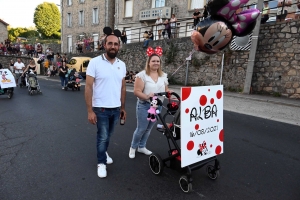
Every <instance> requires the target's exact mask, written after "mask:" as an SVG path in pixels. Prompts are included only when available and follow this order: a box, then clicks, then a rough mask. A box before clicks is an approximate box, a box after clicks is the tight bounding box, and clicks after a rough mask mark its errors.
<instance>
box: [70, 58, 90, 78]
mask: <svg viewBox="0 0 300 200" xmlns="http://www.w3.org/2000/svg"><path fill="white" fill-rule="evenodd" d="M91 59H92V58H90V57H72V58H71V59H70V61H69V62H68V63H67V64H66V65H67V67H68V68H69V69H76V71H77V72H79V74H80V75H81V76H82V77H83V78H85V77H86V68H87V66H88V65H89V62H90V60H91Z"/></svg>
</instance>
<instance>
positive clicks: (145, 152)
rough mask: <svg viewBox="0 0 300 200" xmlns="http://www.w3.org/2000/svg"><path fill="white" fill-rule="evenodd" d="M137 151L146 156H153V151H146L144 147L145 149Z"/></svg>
mask: <svg viewBox="0 0 300 200" xmlns="http://www.w3.org/2000/svg"><path fill="white" fill-rule="evenodd" d="M137 151H138V152H140V153H143V154H146V155H147V156H149V155H151V154H152V151H149V150H148V149H146V147H144V148H138V150H137Z"/></svg>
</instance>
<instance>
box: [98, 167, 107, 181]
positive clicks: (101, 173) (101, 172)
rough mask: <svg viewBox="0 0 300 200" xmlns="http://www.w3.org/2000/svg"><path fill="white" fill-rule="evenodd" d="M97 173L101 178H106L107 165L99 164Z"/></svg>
mask: <svg viewBox="0 0 300 200" xmlns="http://www.w3.org/2000/svg"><path fill="white" fill-rule="evenodd" d="M97 166H98V169H97V174H98V176H99V177H100V178H105V177H106V176H107V172H106V165H104V164H98V165H97Z"/></svg>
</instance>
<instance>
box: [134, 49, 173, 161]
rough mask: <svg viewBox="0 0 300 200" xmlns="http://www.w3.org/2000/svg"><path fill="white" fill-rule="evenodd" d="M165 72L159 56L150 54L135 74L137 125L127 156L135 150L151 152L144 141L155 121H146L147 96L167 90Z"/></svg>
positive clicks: (145, 152)
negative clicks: (143, 66)
mask: <svg viewBox="0 0 300 200" xmlns="http://www.w3.org/2000/svg"><path fill="white" fill-rule="evenodd" d="M168 91H169V89H168V78H167V74H166V73H164V72H163V71H162V63H161V58H160V57H159V56H158V55H157V54H152V55H150V56H149V57H148V59H147V61H146V67H145V70H143V71H141V72H140V73H138V74H137V75H136V79H135V83H134V95H135V96H137V98H138V100H137V105H136V117H137V127H136V129H135V131H134V133H133V137H132V142H131V147H130V150H129V158H134V157H135V151H136V150H137V151H138V152H140V153H144V154H146V155H150V154H151V153H152V152H151V151H149V150H148V149H146V143H147V140H148V137H149V135H150V132H151V130H152V128H153V126H154V124H155V122H152V121H148V120H147V115H148V112H147V111H148V110H149V108H150V101H149V98H150V97H153V96H154V93H159V92H168Z"/></svg>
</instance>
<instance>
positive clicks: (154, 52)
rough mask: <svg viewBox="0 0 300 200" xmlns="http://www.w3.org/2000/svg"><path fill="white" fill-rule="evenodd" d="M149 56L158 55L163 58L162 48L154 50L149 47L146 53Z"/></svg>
mask: <svg viewBox="0 0 300 200" xmlns="http://www.w3.org/2000/svg"><path fill="white" fill-rule="evenodd" d="M146 54H147V56H151V55H153V54H156V55H158V56H162V54H163V50H162V48H161V47H160V46H158V47H156V48H155V49H153V48H152V47H148V48H147V51H146Z"/></svg>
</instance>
